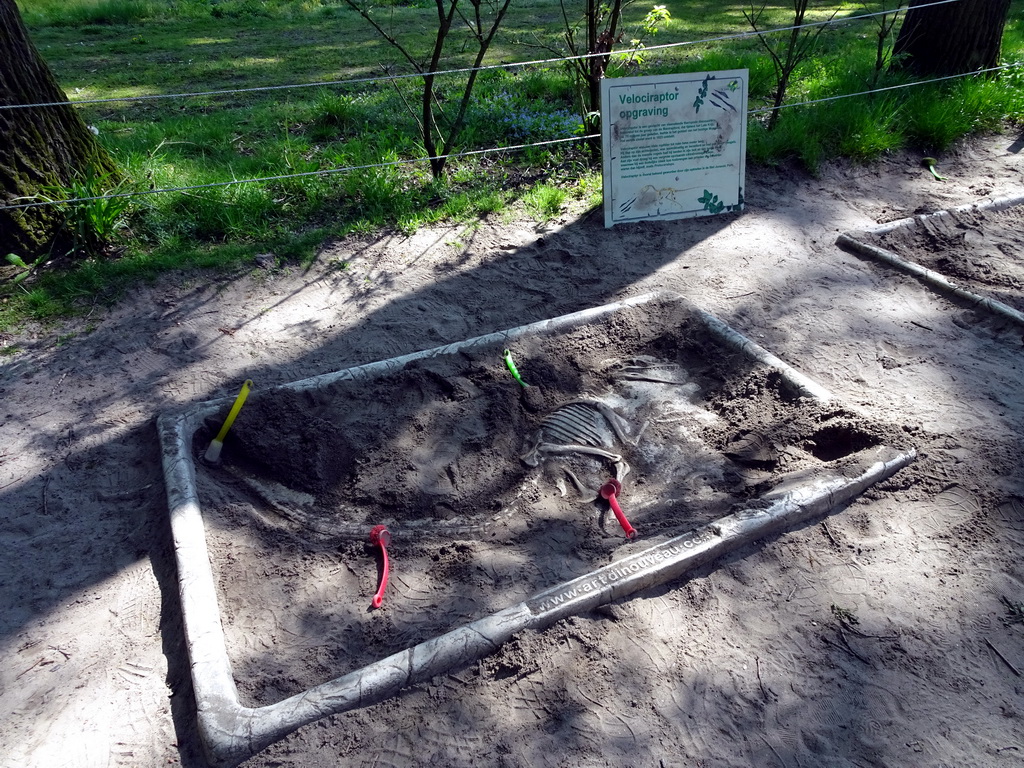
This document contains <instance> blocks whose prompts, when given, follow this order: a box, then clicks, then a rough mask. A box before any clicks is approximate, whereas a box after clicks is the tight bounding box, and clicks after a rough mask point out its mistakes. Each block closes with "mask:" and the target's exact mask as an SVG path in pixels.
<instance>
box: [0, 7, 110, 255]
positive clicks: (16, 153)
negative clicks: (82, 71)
mask: <svg viewBox="0 0 1024 768" xmlns="http://www.w3.org/2000/svg"><path fill="white" fill-rule="evenodd" d="M61 101H67V96H66V95H65V94H64V92H63V91H62V90H61V88H60V86H59V85H58V84H57V81H56V79H55V78H54V76H53V73H52V72H51V71H50V68H49V67H48V66H47V65H46V62H44V61H43V59H42V57H41V56H40V55H39V52H38V51H37V50H36V47H35V46H34V45H33V44H32V41H31V40H30V39H29V36H28V31H27V30H26V29H25V25H24V23H23V22H22V19H21V16H20V14H19V13H18V9H17V7H16V6H15V4H14V0H0V260H2V258H3V256H4V255H5V254H7V253H16V254H18V255H19V256H21V257H22V258H25V259H26V260H27V257H30V256H36V255H38V254H40V253H41V252H43V251H44V250H45V249H46V248H48V247H49V246H50V245H51V244H52V242H53V240H54V237H55V236H56V233H57V231H58V229H59V227H60V223H61V221H60V217H59V215H58V214H57V212H56V211H55V210H54V208H53V207H51V206H40V207H36V208H22V209H14V210H10V209H4V208H3V207H2V206H6V205H17V204H18V203H24V202H27V201H26V200H24V199H22V198H25V197H31V196H32V195H35V194H36V193H37V192H39V191H40V189H42V188H43V187H45V186H47V185H62V186H67V185H68V184H69V183H70V181H71V180H72V178H74V177H75V175H76V174H81V173H82V172H84V171H85V170H86V169H89V168H92V169H93V170H94V172H95V174H96V175H103V174H107V173H111V172H114V171H115V167H114V164H113V161H112V160H111V159H110V157H109V156H108V155H107V153H106V152H105V151H104V150H103V148H102V147H101V146H100V145H99V143H98V142H97V141H96V138H95V137H94V136H93V135H92V133H91V132H90V131H89V129H88V127H87V126H86V125H85V123H84V122H83V121H82V119H81V117H79V115H78V113H77V112H75V110H74V108H73V107H71V106H56V107H35V108H32V107H28V108H16V109H4V108H3V107H12V106H17V105H19V104H39V103H47V102H61Z"/></svg>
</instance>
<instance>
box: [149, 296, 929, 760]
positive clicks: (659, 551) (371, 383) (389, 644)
mask: <svg viewBox="0 0 1024 768" xmlns="http://www.w3.org/2000/svg"><path fill="white" fill-rule="evenodd" d="M510 359H511V360H514V367H515V370H516V372H517V373H518V374H519V376H520V378H521V381H520V380H517V379H516V378H515V377H514V376H513V375H512V367H513V366H509V365H508V361H509V360H510ZM230 404H231V402H230V400H220V401H214V402H210V403H205V404H201V405H197V406H194V407H192V408H190V409H189V410H187V411H184V412H180V413H174V414H167V415H165V416H163V417H161V418H160V420H159V430H160V438H161V443H162V446H163V456H164V470H165V477H166V481H167V492H168V500H169V506H170V513H171V520H172V531H173V536H174V544H175V549H176V553H177V560H178V569H179V579H180V592H181V599H182V604H183V614H184V619H185V628H186V633H187V644H188V648H189V653H190V658H191V661H192V674H193V682H194V687H195V693H196V699H197V705H198V715H199V725H200V731H201V734H202V737H203V740H204V745H205V747H206V749H207V753H208V756H209V758H210V761H211V762H212V763H214V764H216V765H237V764H238V763H239V762H241V761H243V760H244V759H246V758H247V757H248V756H250V755H252V754H254V753H255V752H257V751H259V750H260V749H262V748H264V747H266V746H267V745H269V744H271V743H273V742H274V741H276V740H277V739H280V738H282V737H283V736H285V735H287V734H288V733H290V732H291V731H293V730H295V729H296V728H299V727H301V726H302V725H305V724H306V723H309V722H312V721H314V720H317V719H319V718H321V717H325V716H327V715H330V714H334V713H339V712H344V711H346V710H350V709H353V708H357V707H362V706H366V705H369V704H372V703H375V702H378V701H381V700H384V699H386V698H388V697H390V696H393V695H394V694H395V693H397V692H398V691H400V690H401V689H402V688H403V687H405V686H408V685H413V684H415V683H417V682H421V681H424V680H427V679H429V678H431V677H433V676H435V675H438V674H443V673H446V672H448V671H450V670H454V669H456V668H458V667H460V666H463V665H465V664H468V663H470V662H472V661H474V660H476V659H479V658H482V657H484V656H486V655H487V654H490V653H492V652H493V651H494V650H496V649H497V648H498V647H499V646H500V645H501V644H502V643H503V642H505V641H506V640H508V639H509V638H511V637H512V636H513V635H514V634H515V633H517V632H520V631H522V630H525V629H540V628H543V627H545V626H548V625H550V624H552V623H554V622H555V621H558V620H559V619H561V618H564V617H567V616H570V615H573V614H578V613H583V612H586V611H589V610H592V609H593V608H595V607H597V606H599V605H601V604H603V603H607V602H611V601H615V600H620V599H623V598H625V597H627V596H629V595H632V594H634V593H636V592H638V591H640V590H643V589H646V588H649V587H651V586H654V585H657V584H663V583H666V582H670V581H672V580H674V579H678V578H679V577H680V576H681V575H682V574H684V573H685V572H687V571H688V570H690V569H692V568H694V567H696V566H698V565H701V564H704V563H707V562H709V561H711V560H714V559H715V558H717V557H719V556H720V555H722V554H724V553H725V552H727V551H731V550H733V549H736V548H737V547H741V546H743V545H745V544H749V543H750V542H752V541H755V540H757V539H760V538H763V537H765V536H769V535H772V534H777V533H779V532H781V531H784V530H786V529H788V528H792V527H793V526H796V525H799V524H800V523H803V522H806V521H808V520H812V519H814V518H816V517H820V516H821V515H824V514H826V513H827V512H829V511H831V510H835V509H837V508H840V507H841V506H842V505H843V504H845V503H847V502H848V501H850V500H851V499H853V498H854V497H855V496H857V495H858V494H860V493H861V492H863V491H864V490H865V489H866V488H867V487H869V486H870V485H872V484H873V483H875V482H878V481H879V480H882V479H885V478H887V477H889V476H890V475H892V474H893V473H894V472H896V471H898V470H899V469H900V468H901V467H903V466H905V465H906V464H907V463H908V462H910V461H911V460H912V459H913V457H914V452H913V450H912V449H909V448H900V447H899V446H900V445H902V444H903V443H904V442H905V441H904V439H903V437H904V436H903V433H902V431H901V429H900V428H899V426H898V425H891V424H882V423H875V422H871V421H870V420H868V419H866V418H864V417H863V416H861V415H859V414H858V413H856V412H854V411H852V410H850V409H848V408H846V407H844V406H843V405H842V404H841V403H840V402H838V401H837V400H836V399H835V398H834V397H833V396H832V395H831V394H830V393H829V392H827V391H826V390H824V389H823V388H821V387H820V386H818V385H817V384H815V383H814V382H813V381H811V380H809V379H808V378H807V377H805V376H803V375H802V374H801V373H799V372H798V371H797V370H795V369H793V368H792V367H790V366H788V365H787V364H785V363H783V362H782V361H780V360H778V359H777V358H775V357H774V356H773V355H771V354H770V353H769V352H767V351H766V350H764V349H763V348H761V347H759V346H758V345H756V344H754V343H753V342H751V341H750V340H749V339H747V338H745V337H743V336H742V335H740V334H738V333H737V332H735V331H734V330H732V329H731V328H729V327H728V326H727V325H725V324H724V323H722V322H721V321H719V320H717V319H716V318H714V317H713V316H711V315H709V314H708V313H706V312H704V311H702V310H700V309H699V308H697V307H695V306H693V305H692V304H690V303H689V302H687V301H685V300H683V299H682V298H680V297H677V296H670V295H664V294H650V295H646V296H642V297H638V298H636V299H632V300H629V301H625V302H620V303H616V304H610V305H606V306H603V307H598V308H595V309H591V310H586V311H584V312H579V313H575V314H573V315H567V316H563V317H559V318H555V319H552V320H547V321H543V322H539V323H534V324H530V325H524V326H520V327H518V328H514V329H510V330H506V331H500V332H497V333H492V334H488V335H485V336H481V337H477V338H474V339H469V340H467V341H463V342H459V343H456V344H452V345H448V346H444V347H439V348H435V349H430V350H426V351H424V352H418V353H413V354H409V355H405V356H403V357H399V358H394V359H391V360H386V361H382V362H379V363H372V364H368V365H363V366H359V367H355V368H349V369H346V370H342V371H338V372H336V373H330V374H325V375H322V376H318V377H314V378H311V379H306V380H303V381H300V382H295V383H293V384H289V385H285V386H282V387H276V388H272V389H267V390H262V391H261V390H260V389H259V388H258V387H257V389H256V390H254V392H253V395H252V396H251V397H250V400H249V402H248V403H247V404H246V406H245V408H244V409H243V410H242V412H241V414H240V416H239V418H238V420H237V422H236V423H235V425H234V427H233V428H232V431H231V432H230V433H229V435H228V438H227V440H226V441H225V444H224V451H223V458H222V462H221V463H220V465H218V466H215V467H210V466H206V465H204V464H203V463H202V462H201V461H200V459H199V457H200V456H201V455H202V453H203V451H204V449H205V447H206V445H207V444H208V443H209V440H210V437H211V436H212V434H213V432H214V431H215V430H216V429H217V427H218V425H219V423H220V422H221V421H222V420H223V418H224V416H225V414H226V412H227V410H228V407H229V406H230ZM611 479H616V480H617V481H619V482H620V483H621V486H622V490H621V492H620V493H619V496H618V500H619V502H620V503H621V505H622V507H623V510H624V512H625V514H626V516H627V517H628V518H629V521H630V523H631V525H632V526H634V527H635V529H636V531H637V532H638V535H637V536H636V538H634V539H628V538H626V536H625V534H624V528H623V526H622V525H620V523H619V522H618V521H617V520H616V518H615V516H614V515H613V514H611V513H610V512H609V503H608V502H607V501H605V500H604V498H602V496H601V495H600V494H599V493H598V490H599V489H600V488H601V487H602V486H603V485H604V484H606V483H607V482H608V481H609V480H611ZM381 524H383V525H386V526H387V527H388V529H389V530H390V532H391V534H392V537H393V539H392V542H391V546H390V547H389V551H390V554H391V562H392V567H393V572H392V576H391V581H390V584H389V587H388V589H387V591H386V592H385V595H384V602H383V605H382V606H381V607H380V608H379V609H371V607H370V599H371V596H372V594H373V593H374V590H375V589H376V587H377V582H378V576H379V566H380V561H379V555H378V552H377V551H376V550H375V549H374V548H372V547H370V546H369V544H368V539H367V537H368V535H369V532H370V529H371V528H372V527H373V526H375V525H381Z"/></svg>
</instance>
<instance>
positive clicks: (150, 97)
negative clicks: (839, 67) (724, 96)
mask: <svg viewBox="0 0 1024 768" xmlns="http://www.w3.org/2000/svg"><path fill="white" fill-rule="evenodd" d="M958 2H962V0H933V1H932V2H930V3H925V4H923V5H917V6H914V10H917V9H919V8H931V7H932V6H936V5H947V4H949V3H958ZM905 11H906V8H905V7H904V6H902V5H901V6H899V7H898V8H893V9H891V10H884V11H874V12H872V13H863V14H858V15H856V16H848V17H846V18H843V19H834V18H832V19H827V20H825V21H813V22H807V23H805V24H797V25H792V26H788V27H774V28H772V29H766V30H762V31H760V32H758V31H753V30H751V31H749V32H735V33H732V34H728V35H718V36H716V37H707V38H702V39H700V40H684V41H681V42H676V43H662V44H659V45H649V46H644V49H643V50H644V52H648V51H663V50H670V49H674V48H684V47H688V46H694V45H706V44H709V43H720V42H725V41H730V40H742V39H745V38H751V37H761V36H765V35H773V34H778V33H781V32H792V31H793V30H797V29H812V28H815V27H824V26H828V25H830V24H835V25H840V24H851V23H853V22H856V21H861V20H863V19H870V18H874V17H876V16H887V15H890V14H894V13H903V12H905ZM635 52H636V50H635V49H633V48H625V49H622V50H618V51H611V52H609V53H587V54H580V55H577V56H559V57H554V58H550V59H535V60H532V61H519V62H509V63H506V64H488V65H484V66H480V67H462V68H456V69H445V70H438V71H436V72H409V73H405V74H397V75H391V74H388V75H374V76H372V77H355V78H349V79H345V80H322V81H318V82H313V83H291V84H287V85H262V86H254V87H251V88H226V89H222V90H213V91H185V92H182V93H148V94H140V95H138V96H116V97H111V98H106V99H77V100H75V101H71V100H68V101H45V102H38V103H36V104H0V110H10V109H38V108H42V107H66V106H69V105H71V106H81V105H86V104H114V103H118V102H136V101H156V100H160V99H187V98H197V97H208V96H231V95H234V94H239V93H263V92H272V91H287V90H293V89H299V88H335V87H341V86H346V85H367V84H371V83H388V82H395V81H399V80H411V79H416V78H421V77H425V76H428V75H430V76H433V77H442V76H446V75H461V74H468V73H470V72H487V71H490V70H495V69H506V70H507V69H515V68H521V67H532V66H541V65H546V64H562V63H566V62H572V61H586V60H589V59H592V58H598V57H601V56H609V55H610V56H631V55H633V54H635Z"/></svg>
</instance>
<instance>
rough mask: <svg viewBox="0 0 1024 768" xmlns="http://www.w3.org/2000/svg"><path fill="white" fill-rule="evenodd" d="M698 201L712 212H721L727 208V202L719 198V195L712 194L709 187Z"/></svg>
mask: <svg viewBox="0 0 1024 768" xmlns="http://www.w3.org/2000/svg"><path fill="white" fill-rule="evenodd" d="M697 202H698V203H700V204H702V205H703V206H704V210H706V211H708V212H710V213H721V212H722V211H723V210H725V203H723V202H722V201H721V200H719V199H718V195H713V194H711V191H710V190H708V189H705V190H704V194H703V195H701V196H700V197H698V198H697Z"/></svg>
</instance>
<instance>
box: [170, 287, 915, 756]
mask: <svg viewBox="0 0 1024 768" xmlns="http://www.w3.org/2000/svg"><path fill="white" fill-rule="evenodd" d="M655 299H662V300H664V299H668V300H671V301H677V302H679V303H681V304H683V305H685V306H687V307H688V308H689V309H690V310H691V312H692V314H693V316H694V317H695V318H696V319H697V320H698V321H699V322H701V323H702V324H703V325H704V326H705V328H706V329H707V331H708V332H709V333H711V334H712V335H713V336H715V337H716V338H718V339H720V340H721V341H723V342H725V343H727V344H728V345H730V346H732V347H735V348H736V349H739V350H741V351H742V352H744V353H745V354H747V355H748V356H749V357H750V358H751V359H753V360H756V361H757V362H759V363H762V364H764V365H767V366H770V367H772V368H774V369H776V370H777V371H778V372H779V374H780V376H781V377H782V378H783V379H784V380H785V381H786V382H787V383H788V385H789V386H790V387H791V388H792V389H793V390H794V391H795V392H797V393H799V394H800V395H802V396H803V397H807V398H811V399H814V400H831V399H833V398H832V395H831V394H830V393H829V392H828V391H827V390H825V389H823V388H822V387H820V386H818V385H817V384H815V383H814V382H813V381H811V380H810V379H808V378H807V377H806V376H804V375H803V374H801V373H800V372H798V371H796V370H795V369H793V368H792V367H790V366H789V365H787V364H786V363H784V362H782V361H781V360H779V359H778V358H777V357H775V356H774V355H772V354H771V353H769V352H768V351H767V350H765V349H764V348H762V347H760V346H759V345H757V344H755V343H754V342H752V341H751V340H749V339H747V338H746V337H745V336H743V335H741V334H739V333H737V332H736V331H735V330H733V329H732V328H730V327H729V326H728V325H726V324H725V323H723V322H721V321H720V320H718V319H717V318H715V317H714V316H712V315H710V314H708V313H707V312H704V311H703V310H701V309H699V308H697V307H695V306H693V305H692V304H690V303H689V302H687V301H686V300H685V299H683V298H682V297H678V296H674V295H666V294H662V293H652V294H646V295H644V296H640V297H637V298H634V299H630V300H627V301H623V302H617V303H613V304H608V305H604V306H602V307H596V308H593V309H588V310H584V311H582V312H577V313H573V314H570V315H564V316H562V317H557V318H553V319H551V320H545V321H541V322H538V323H532V324H530V325H524V326H520V327H518V328H514V329H510V330H506V331H500V332H497V333H492V334H487V335H484V336H479V337H476V338H474V339H469V340H466V341H462V342H458V343H456V344H450V345H446V346H442V347H437V348H434V349H430V350H425V351H422V352H416V353H412V354H409V355H404V356H402V357H397V358H393V359H391V360H386V361H381V362H378V363H371V364H368V365H363V366H357V367H354V368H350V369H346V370H343V371H338V372H334V373H328V374H324V375H321V376H316V377H313V378H309V379H304V380H302V381H298V382H294V383H290V384H287V385H283V388H288V389H299V390H308V389H316V388H318V387H324V386H327V385H329V384H331V383H332V382H336V381H339V380H350V379H358V378H362V377H370V376H379V375H384V374H387V373H389V372H393V371H396V370H399V369H401V368H402V367H403V366H405V365H407V364H408V363H410V362H412V361H414V360H421V359H426V358H431V357H438V356H443V355H450V354H454V353H458V352H459V351H464V350H468V349H470V348H473V347H477V346H489V345H495V344H504V343H507V342H508V341H510V340H513V339H515V338H518V337H522V336H525V335H531V334H551V333H557V332H561V331H566V330H569V329H571V328H574V327H577V326H580V325H582V324H585V323H588V322H592V321H596V320H599V319H602V318H604V317H607V316H609V315H611V314H613V313H614V312H617V311H619V310H621V309H624V308H627V307H632V306H639V305H642V304H645V303H647V302H650V301H652V300H655ZM229 402H230V398H223V399H219V400H214V401H210V402H207V403H201V404H198V405H195V406H192V407H190V408H189V409H187V410H184V411H179V412H173V413H168V414H164V415H162V416H161V417H160V418H159V419H158V420H157V426H158V431H159V436H160V442H161V447H162V460H163V468H164V476H165V482H166V487H167V499H168V507H169V512H170V516H171V530H172V537H173V543H174V549H175V555H176V559H177V566H178V582H179V594H180V597H181V603H182V614H183V617H184V626H185V634H186V638H185V639H186V645H187V647H188V652H189V659H190V662H191V671H192V682H193V687H194V690H195V697H196V705H197V715H198V725H199V731H200V735H201V738H202V741H203V746H204V748H205V750H206V753H207V758H208V760H209V761H210V763H211V764H212V765H214V766H225V767H226V766H236V765H238V764H239V763H241V762H243V761H244V760H246V759H247V758H249V757H251V756H252V755H254V754H256V753H257V752H259V751H260V750H262V749H264V748H266V747H267V746H269V745H270V744H272V743H274V742H275V741H277V740H279V739H281V738H283V737H285V736H286V735H288V734H289V733H291V732H292V731H294V730H296V729H298V728H300V727H301V726H303V725H306V724H308V723H311V722H313V721H315V720H318V719H320V718H322V717H326V716H328V715H332V714H337V713H341V712H345V711H348V710H351V709H356V708H359V707H364V706H368V705H370V704H374V703H376V702H379V701H382V700H384V699H387V698H389V697H391V696H393V695H395V694H396V693H398V692H399V691H400V690H401V689H402V688H404V687H406V686H409V685H413V684H416V683H418V682H422V681H425V680H429V679H430V678H431V677H434V676H435V675H439V674H443V673H446V672H448V671H450V670H453V669H455V668H458V667H460V666H464V665H466V664H468V663H471V662H473V661H475V660H477V659H479V658H482V657H483V656H486V655H488V654H490V653H492V652H494V651H495V650H496V649H497V648H499V647H500V646H501V644H502V643H504V642H506V641H507V640H509V639H510V638H511V637H512V636H513V635H515V634H516V633H517V632H521V631H523V630H526V629H541V628H544V627H547V626H549V625H551V624H553V623H554V622H556V621H558V620H559V619H562V618H565V617H567V616H571V615H574V614H579V613H582V612H586V611H589V610H592V609H593V608H595V607H597V606H599V605H602V604H604V603H609V602H612V601H615V600H619V599H621V598H624V597H627V596H629V595H633V594H635V593H637V592H638V591H641V590H644V589H648V588H650V587H653V586H656V585H659V584H664V583H665V582H668V581H671V580H672V579H675V578H678V577H679V576H680V575H682V574H683V573H685V572H687V571H688V570H691V569H693V568H696V567H698V566H700V565H703V564H706V563H708V562H710V561H712V560H714V559H716V558H718V557H720V556H722V555H723V554H725V553H727V552H729V551H731V550H734V549H736V548H738V547H741V546H743V545H745V544H748V543H750V542H753V541H756V540H758V539H761V538H764V537H766V536H769V535H772V534H777V533H780V532H782V531H784V530H787V529H790V528H792V527H794V526H796V525H798V524H800V523H803V522H806V521H809V520H811V519H814V518H816V517H819V516H822V515H824V514H826V513H827V512H829V511H830V510H832V509H835V508H836V507H839V506H841V505H843V504H845V503H847V502H849V501H850V500H852V499H853V498H855V497H856V496H857V495H859V494H860V493H862V492H863V491H864V490H865V489H866V488H868V487H869V486H871V485H872V484H874V483H876V482H879V481H880V480H883V479H885V478H887V477H890V476H891V475H892V474H894V473H895V472H897V471H899V470H900V469H901V468H902V467H904V466H906V465H907V464H908V463H910V462H911V461H913V459H914V457H915V452H914V451H913V450H912V449H911V450H898V449H895V448H890V447H886V446H882V447H878V448H874V449H870V450H867V451H862V452H861V453H859V454H855V455H854V456H852V457H850V458H849V460H847V461H846V462H843V464H842V468H841V469H836V470H830V471H828V472H825V473H818V474H817V475H814V476H811V477H808V478H807V479H805V480H801V481H798V482H794V483H786V484H784V486H783V487H779V488H777V489H776V490H775V491H772V492H771V493H769V494H768V495H767V496H765V497H763V498H761V499H759V500H758V501H757V503H756V504H753V505H752V506H750V507H749V508H746V509H741V510H739V511H737V512H733V513H732V514H729V515H727V516H725V517H722V518H720V519H718V520H716V521H714V522H712V523H710V524H707V525H704V526H701V527H698V528H696V529H694V530H691V531H689V532H687V533H685V534H682V535H681V536H676V537H674V538H670V539H667V540H663V541H660V542H658V543H654V544H653V545H652V546H650V547H648V548H646V549H643V550H642V551H636V552H633V553H632V554H629V555H627V556H625V557H623V558H620V559H619V560H616V561H615V562H612V563H610V564H609V565H606V566H604V567H602V568H598V569H596V570H594V571H592V572H591V573H588V574H585V575H584V576H581V577H578V578H576V579H573V580H571V581H568V582H565V583H562V584H559V585H557V586H554V587H551V588H550V589H547V590H545V591H543V592H541V593H538V594H536V595H534V596H533V597H531V598H529V599H527V600H525V601H523V602H521V603H518V604H516V605H513V606H511V607H509V608H506V609H504V610H502V611H499V612H497V613H494V614H491V615H489V616H486V617H483V618H481V619H478V620H476V621H473V622H471V623H469V624H466V625H464V626H462V627H460V628H457V629H455V630H453V631H451V632H448V633H446V634H443V635H440V636H438V637H435V638H432V639H430V640H427V641H425V642H423V643H420V644H418V645H416V646H413V647H411V648H408V649H406V650H404V651H401V652H399V653H396V654H394V655H391V656H389V657H387V658H384V659H381V660H380V661H377V662H374V663H372V664H369V665H367V666H365V667H363V668H362V669H359V670H356V671H353V672H351V673H349V674H347V675H344V676H342V677H339V678H337V679H334V680H330V681H328V682H325V683H322V684H320V685H318V686H315V687H314V688H311V689H309V690H307V691H304V692H302V693H300V694H297V695H295V696H292V697H290V698H288V699H285V700H283V701H280V702H277V703H275V704H272V705H268V706H264V707H255V708H254V707H246V706H244V705H242V703H241V702H240V699H239V696H238V691H237V689H236V687H235V683H234V679H233V676H232V668H231V662H230V659H229V657H228V653H227V646H226V643H225V638H224V632H223V628H222V625H221V618H220V610H219V607H218V601H217V592H216V585H215V581H214V576H213V570H212V567H211V563H210V558H209V553H208V550H207V546H206V535H205V530H204V525H203V517H202V510H201V509H200V505H199V497H198V491H197V486H196V474H195V472H196V465H195V457H194V456H193V452H192V438H193V435H194V433H195V432H196V430H197V429H198V428H199V427H200V425H201V424H202V423H203V420H204V419H205V418H207V417H208V416H211V415H213V414H216V413H218V412H219V411H221V410H222V409H223V408H224V407H225V405H226V404H228V403H229Z"/></svg>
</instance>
